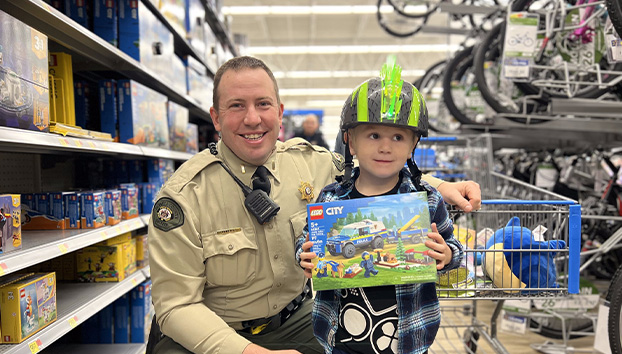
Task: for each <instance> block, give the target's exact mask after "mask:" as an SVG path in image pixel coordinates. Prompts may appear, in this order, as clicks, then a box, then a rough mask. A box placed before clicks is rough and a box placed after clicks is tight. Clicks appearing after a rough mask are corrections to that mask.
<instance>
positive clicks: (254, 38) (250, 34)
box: [223, 0, 464, 140]
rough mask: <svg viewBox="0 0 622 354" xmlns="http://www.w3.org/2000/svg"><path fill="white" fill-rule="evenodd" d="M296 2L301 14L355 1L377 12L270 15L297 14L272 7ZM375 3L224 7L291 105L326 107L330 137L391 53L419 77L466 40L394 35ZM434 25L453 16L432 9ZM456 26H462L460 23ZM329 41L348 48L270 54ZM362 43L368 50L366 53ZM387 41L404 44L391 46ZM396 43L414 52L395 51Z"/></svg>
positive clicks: (330, 0) (244, 0)
mask: <svg viewBox="0 0 622 354" xmlns="http://www.w3.org/2000/svg"><path fill="white" fill-rule="evenodd" d="M383 4H384V5H385V6H388V5H389V4H388V2H386V0H383ZM294 5H295V6H296V8H295V9H294V10H297V11H301V10H302V11H304V10H308V9H309V7H314V8H313V9H318V8H317V6H326V7H324V8H323V9H328V10H331V9H334V6H342V7H341V9H343V6H354V7H355V9H356V11H365V10H371V12H372V13H364V14H360V13H357V14H317V13H311V14H291V13H290V14H265V12H266V11H270V10H272V11H274V10H277V11H281V12H292V11H289V10H292V8H285V9H283V8H280V9H275V8H267V7H268V6H279V7H283V6H288V7H289V6H294ZM242 6H253V8H251V9H250V11H247V13H248V14H238V13H239V12H240V11H242V10H244V9H243V8H241V7H242ZM361 6H363V7H361ZM376 6H377V1H376V0H360V1H354V0H341V1H339V2H336V1H334V0H306V1H295V2H286V1H283V0H280V1H279V0H235V1H234V0H224V8H223V12H225V13H226V14H229V15H228V16H230V17H229V19H230V26H231V31H232V32H233V33H239V34H243V35H246V36H247V40H248V49H247V54H250V55H253V56H256V57H258V58H260V59H262V60H264V61H265V62H266V64H268V66H269V67H270V68H271V69H272V70H273V71H274V72H275V76H277V80H278V83H279V86H280V89H281V94H282V100H283V103H284V104H285V108H286V109H324V111H325V113H324V115H325V118H326V119H325V120H324V124H323V127H322V130H323V131H324V132H325V135H326V137H327V138H328V140H331V139H333V136H334V132H336V126H337V125H338V120H339V114H340V112H341V106H342V104H343V102H344V100H345V98H346V97H347V95H348V93H349V92H351V91H352V89H354V87H356V86H357V85H358V84H360V83H361V82H363V81H364V80H366V79H367V78H369V77H370V76H372V75H377V73H378V71H379V70H380V67H381V66H382V63H383V62H384V61H385V60H386V58H387V55H389V54H396V56H397V61H398V63H399V64H400V65H401V66H402V68H403V70H404V71H405V75H403V78H404V79H405V80H408V81H411V82H412V81H414V80H415V79H416V78H417V77H419V76H420V75H422V73H423V72H424V71H425V69H426V68H428V67H430V66H431V65H432V64H434V63H436V62H438V61H440V60H443V59H445V58H447V57H448V55H450V52H451V47H452V46H449V47H450V48H449V49H450V50H449V51H448V44H450V43H454V45H453V47H455V44H457V43H459V42H460V40H461V39H462V38H464V37H463V36H460V35H452V36H449V35H447V34H442V33H429V32H428V33H423V32H419V33H417V34H415V35H414V36H410V37H407V38H398V37H394V36H391V35H389V34H388V33H386V32H385V31H384V30H383V29H382V28H381V27H380V25H379V24H378V21H377V18H376V16H377V15H376V12H375V9H376ZM282 10H285V11H282ZM261 13H264V14H261ZM387 16H392V15H387ZM416 21H418V20H416ZM391 22H392V23H395V22H396V20H395V18H391ZM406 26H407V27H408V28H415V26H416V24H414V23H412V21H411V22H410V23H408V24H406ZM427 26H430V27H428V28H430V29H434V28H446V27H447V26H448V15H447V14H446V13H441V12H438V13H435V14H433V15H432V16H430V18H429V20H428V22H427ZM453 26H454V27H459V26H458V25H457V24H455V23H454V24H453ZM450 37H451V38H450ZM324 46H329V48H328V49H329V50H335V49H336V48H335V46H346V48H343V47H341V48H337V49H341V50H342V51H345V52H344V53H332V54H328V53H322V54H319V53H317V54H316V53H299V54H268V53H266V52H267V51H269V50H270V49H273V48H274V47H277V50H280V51H283V50H295V48H292V47H308V48H305V49H306V50H311V51H322V50H323V49H325V48H323V47H324ZM352 46H357V47H352ZM358 46H369V47H365V48H362V50H361V48H360V47H358ZM388 46H397V47H392V48H389V49H387V47H388ZM396 48H398V50H409V51H410V52H406V53H395V52H396ZM350 51H359V52H358V53H349V52H350ZM374 51H377V52H374ZM292 76H295V77H292ZM310 76H313V77H310ZM318 76H319V77H318Z"/></svg>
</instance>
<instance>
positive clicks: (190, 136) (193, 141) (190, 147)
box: [186, 123, 199, 154]
mask: <svg viewBox="0 0 622 354" xmlns="http://www.w3.org/2000/svg"><path fill="white" fill-rule="evenodd" d="M186 140H187V141H186V152H188V153H191V154H196V153H198V152H199V127H198V126H197V125H196V124H194V123H188V128H187V129H186Z"/></svg>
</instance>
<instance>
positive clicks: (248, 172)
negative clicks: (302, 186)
mask: <svg viewBox="0 0 622 354" xmlns="http://www.w3.org/2000/svg"><path fill="white" fill-rule="evenodd" d="M282 144H283V143H282V142H280V141H277V143H276V148H275V149H274V151H272V154H271V155H270V157H268V160H267V161H266V162H265V163H264V164H263V165H264V166H265V167H266V168H267V169H268V171H270V173H271V174H272V176H273V177H274V180H275V181H276V182H279V183H280V182H281V180H280V178H279V173H278V172H277V171H278V170H279V159H277V151H282V150H283V148H282ZM217 147H218V154H219V155H220V157H221V159H222V160H223V161H224V162H225V163H226V164H227V166H228V167H229V168H230V169H231V171H232V172H233V173H234V174H235V175H236V176H237V177H238V178H239V179H240V180H242V182H244V183H246V184H247V185H250V182H251V177H252V176H253V173H255V170H256V169H257V166H255V165H251V164H249V163H248V162H245V161H243V160H242V159H240V158H239V157H238V156H237V155H236V154H235V153H234V152H233V151H231V149H229V147H228V146H227V145H226V144H225V143H224V142H223V141H222V140H220V141H219V142H218V144H217Z"/></svg>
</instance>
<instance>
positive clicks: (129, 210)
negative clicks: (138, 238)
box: [120, 183, 138, 220]
mask: <svg viewBox="0 0 622 354" xmlns="http://www.w3.org/2000/svg"><path fill="white" fill-rule="evenodd" d="M120 189H121V219H123V220H128V219H133V218H137V217H138V188H137V187H136V185H134V183H127V184H126V185H123V184H122V185H121V188H120Z"/></svg>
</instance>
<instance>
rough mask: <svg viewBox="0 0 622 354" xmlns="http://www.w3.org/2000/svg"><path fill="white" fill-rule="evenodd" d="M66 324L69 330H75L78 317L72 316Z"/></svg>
mask: <svg viewBox="0 0 622 354" xmlns="http://www.w3.org/2000/svg"><path fill="white" fill-rule="evenodd" d="M68 322H69V326H71V328H76V326H77V325H78V316H73V317H72V318H70V319H69V320H68Z"/></svg>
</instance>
